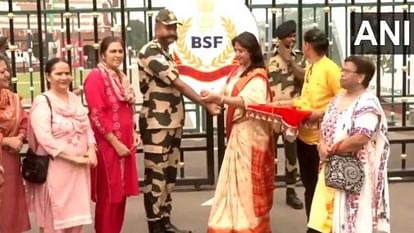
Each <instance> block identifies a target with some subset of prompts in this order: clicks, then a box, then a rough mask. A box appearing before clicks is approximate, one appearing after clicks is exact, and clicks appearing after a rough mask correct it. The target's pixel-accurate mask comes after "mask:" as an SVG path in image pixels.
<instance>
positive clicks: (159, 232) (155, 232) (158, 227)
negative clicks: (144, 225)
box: [148, 220, 165, 233]
mask: <svg viewBox="0 0 414 233" xmlns="http://www.w3.org/2000/svg"><path fill="white" fill-rule="evenodd" d="M148 232H149V233H165V231H164V226H163V223H162V222H161V220H158V221H154V222H150V221H148Z"/></svg>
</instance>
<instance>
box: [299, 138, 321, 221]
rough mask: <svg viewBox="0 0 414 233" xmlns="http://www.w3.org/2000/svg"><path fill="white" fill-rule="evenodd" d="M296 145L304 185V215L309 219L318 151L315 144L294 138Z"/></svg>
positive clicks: (316, 177)
mask: <svg viewBox="0 0 414 233" xmlns="http://www.w3.org/2000/svg"><path fill="white" fill-rule="evenodd" d="M296 144H297V147H298V161H299V169H300V178H301V180H302V183H303V186H304V187H305V208H306V217H307V218H308V220H309V214H310V209H311V206H312V199H313V193H314V192H315V187H316V183H317V181H318V172H319V153H318V148H317V145H309V144H306V143H304V142H303V141H301V140H300V139H297V140H296Z"/></svg>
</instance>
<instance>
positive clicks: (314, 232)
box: [306, 228, 321, 233]
mask: <svg viewBox="0 0 414 233" xmlns="http://www.w3.org/2000/svg"><path fill="white" fill-rule="evenodd" d="M306 233H321V232H320V231H317V230H314V229H312V228H308V230H307V231H306Z"/></svg>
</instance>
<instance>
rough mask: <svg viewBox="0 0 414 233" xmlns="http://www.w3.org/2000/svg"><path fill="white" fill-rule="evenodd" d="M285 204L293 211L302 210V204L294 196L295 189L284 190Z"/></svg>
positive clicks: (295, 195) (296, 196)
mask: <svg viewBox="0 0 414 233" xmlns="http://www.w3.org/2000/svg"><path fill="white" fill-rule="evenodd" d="M286 204H288V205H289V206H291V207H292V208H293V209H297V210H300V209H303V203H302V201H301V200H300V199H299V198H298V195H297V194H296V192H295V189H293V188H287V189H286Z"/></svg>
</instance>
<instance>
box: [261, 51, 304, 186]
mask: <svg viewBox="0 0 414 233" xmlns="http://www.w3.org/2000/svg"><path fill="white" fill-rule="evenodd" d="M276 46H277V45H276ZM292 56H293V58H294V59H293V60H294V61H295V62H296V63H298V64H300V65H301V66H304V56H303V53H302V52H301V51H299V50H296V51H295V50H294V51H292ZM269 76H270V78H271V81H270V82H271V90H272V94H273V100H272V102H277V101H284V100H292V99H294V98H296V97H298V96H299V94H300V88H301V85H300V83H299V82H298V81H297V80H296V79H295V76H294V74H293V71H292V70H291V68H290V69H289V67H288V65H287V64H286V62H285V61H284V60H283V58H282V57H281V56H280V55H279V54H278V50H277V47H276V51H275V54H274V56H272V57H271V58H270V60H269ZM278 131H279V130H278V129H276V130H275V142H276V143H277V141H278V138H279V133H278ZM283 144H284V148H285V156H286V159H285V182H286V187H287V188H288V189H289V188H291V189H294V188H295V185H296V177H297V173H298V168H297V148H296V142H288V141H287V140H285V139H283Z"/></svg>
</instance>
